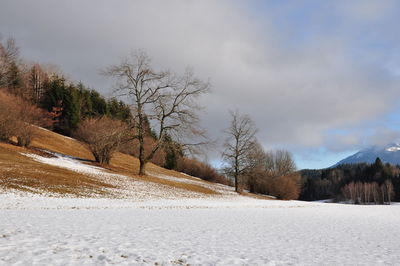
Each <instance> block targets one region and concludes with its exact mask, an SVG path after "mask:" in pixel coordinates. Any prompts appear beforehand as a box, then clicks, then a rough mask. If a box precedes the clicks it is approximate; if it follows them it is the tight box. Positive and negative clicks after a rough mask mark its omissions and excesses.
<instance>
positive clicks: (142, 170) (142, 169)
mask: <svg viewBox="0 0 400 266" xmlns="http://www.w3.org/2000/svg"><path fill="white" fill-rule="evenodd" d="M139 175H146V161H145V160H141V159H140V158H139Z"/></svg>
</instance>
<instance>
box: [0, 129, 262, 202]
mask: <svg viewBox="0 0 400 266" xmlns="http://www.w3.org/2000/svg"><path fill="white" fill-rule="evenodd" d="M36 131H37V132H36V136H35V138H34V139H33V141H32V145H31V147H30V148H29V149H26V148H21V147H17V146H14V145H11V144H5V143H0V166H1V167H0V176H1V177H2V178H1V179H0V187H1V189H2V190H5V191H6V192H21V191H22V192H30V193H38V194H43V195H48V196H56V197H57V196H73V197H76V196H78V197H94V198H130V199H135V200H149V199H179V198H210V197H211V198H213V197H219V198H220V197H237V195H236V193H234V191H233V188H231V187H229V186H224V185H221V184H215V183H210V182H207V181H203V180H201V179H198V178H194V177H191V176H188V175H186V174H182V173H178V172H175V171H171V170H167V169H164V168H161V167H159V166H156V165H154V164H151V163H149V164H148V166H147V171H148V174H149V175H148V176H139V175H136V173H137V171H138V160H137V159H136V158H135V157H132V156H130V155H127V154H123V153H116V154H115V156H114V157H113V159H112V160H111V163H110V165H109V166H107V168H104V167H102V166H100V165H98V164H96V163H95V162H94V160H93V159H94V158H93V157H92V155H91V153H90V152H89V151H88V150H87V149H86V147H85V146H84V145H83V144H82V143H80V142H79V141H77V140H75V139H72V138H69V137H65V136H62V135H59V134H57V133H54V132H51V131H48V130H45V129H42V128H37V129H36ZM263 198H267V197H263Z"/></svg>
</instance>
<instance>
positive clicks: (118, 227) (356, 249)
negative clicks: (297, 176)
mask: <svg viewBox="0 0 400 266" xmlns="http://www.w3.org/2000/svg"><path fill="white" fill-rule="evenodd" d="M25 155H26V156H28V157H30V158H32V159H34V160H36V161H39V162H41V163H44V164H49V165H53V166H57V167H61V168H65V169H69V170H72V171H74V172H79V173H83V174H86V175H88V176H90V177H91V178H94V179H97V180H100V181H102V182H105V183H108V184H112V185H113V186H114V187H113V188H107V187H105V188H104V190H105V191H106V192H108V193H109V194H107V195H108V196H107V197H103V198H102V197H89V198H76V197H73V196H70V197H65V196H64V197H60V195H56V194H48V193H47V194H46V193H43V194H42V195H38V194H29V193H26V192H18V191H12V190H10V189H8V190H7V191H0V265H188V264H190V265H330V266H331V265H400V241H399V239H400V205H392V206H356V205H342V204H330V203H321V202H312V203H311V202H300V201H278V200H265V199H257V198H252V197H244V196H240V195H238V194H236V193H234V192H233V188H232V187H228V186H224V185H219V184H212V183H207V182H204V181H201V180H198V179H196V178H192V177H187V178H185V176H184V177H176V176H167V175H161V174H157V175H156V174H153V175H154V176H156V177H157V178H159V179H162V180H169V181H173V182H178V183H184V184H192V185H197V186H201V187H204V188H207V189H210V190H213V191H215V192H217V193H214V194H211V195H207V194H202V193H199V192H194V191H189V190H185V189H183V188H179V187H171V186H166V185H163V184H161V183H154V182H146V181H144V180H140V179H135V178H132V177H128V176H124V175H121V174H115V173H111V172H109V171H107V170H106V169H103V168H100V167H95V166H92V165H87V164H85V163H84V162H82V161H80V160H78V159H77V158H74V157H69V156H65V155H61V154H57V153H54V154H53V155H54V156H53V157H51V158H48V157H43V156H39V155H35V154H25Z"/></svg>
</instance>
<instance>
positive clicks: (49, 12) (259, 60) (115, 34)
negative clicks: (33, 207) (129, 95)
mask: <svg viewBox="0 0 400 266" xmlns="http://www.w3.org/2000/svg"><path fill="white" fill-rule="evenodd" d="M279 3H280V4H279ZM311 5H313V8H311ZM398 11H400V9H399V6H398V4H397V3H396V1H311V0H310V1H270V2H269V4H265V1H211V0H210V1H188V0H181V1H161V0H160V1H128V0H118V1H99V0H87V1H78V0H75V1H54V0H39V1H31V0H25V1H21V0H2V1H1V3H0V32H1V33H2V34H3V35H4V36H13V37H15V39H16V40H17V44H18V45H19V46H20V47H21V52H22V55H23V57H24V58H26V59H30V60H33V61H38V62H42V63H46V62H50V63H54V64H57V65H59V66H60V68H61V69H62V70H63V71H64V72H65V73H66V74H67V75H68V76H69V77H70V78H71V79H73V80H77V81H79V80H81V81H83V82H84V83H85V84H87V85H89V86H91V87H93V88H96V89H97V90H99V91H101V92H102V93H104V94H106V95H109V93H110V92H111V83H110V81H108V80H107V79H105V78H104V77H102V76H100V75H99V74H98V73H99V69H101V68H104V67H106V66H108V65H110V64H114V63H117V62H118V61H119V59H120V58H121V57H123V56H124V55H127V54H128V53H129V52H130V51H131V50H132V49H137V48H144V49H145V50H146V51H147V52H148V53H149V54H150V55H151V57H152V58H153V63H154V66H155V67H156V68H160V69H163V68H168V69H172V70H174V71H177V72H182V71H183V70H184V68H185V67H186V66H190V67H192V68H193V69H194V71H195V73H196V74H197V76H198V77H200V78H202V79H210V81H211V83H212V93H211V94H209V95H207V96H206V97H204V98H203V99H202V102H203V105H204V106H206V108H205V110H204V113H203V115H202V118H203V119H202V121H203V125H204V127H206V128H207V129H208V130H209V133H210V136H211V137H212V138H215V139H219V140H222V138H223V137H222V130H223V129H224V128H225V127H227V126H228V123H229V121H228V120H229V114H228V110H229V109H231V110H232V109H239V110H240V111H241V112H242V113H247V114H249V115H250V116H251V117H252V118H253V120H254V121H255V122H256V124H257V126H258V127H259V129H260V131H259V135H258V137H259V140H260V141H261V142H262V144H263V145H264V147H265V148H266V149H270V148H276V147H281V148H288V149H290V150H292V151H293V152H294V153H295V154H296V156H297V157H298V158H301V157H302V156H303V155H304V156H309V154H310V151H313V150H314V149H317V148H321V147H323V148H324V149H325V150H326V151H327V152H344V151H348V150H355V149H358V148H361V147H363V146H364V145H370V144H374V143H380V142H382V141H383V139H384V140H385V141H386V139H388V138H389V137H390V138H392V137H396V136H397V133H398V132H397V129H396V126H393V125H392V127H391V128H387V129H386V128H382V123H377V121H382V120H385V119H386V118H387V117H388V116H389V115H390V114H393V113H394V112H395V111H396V108H398V107H399V106H398V96H399V77H400V65H399V60H398V59H399V58H400V51H399V47H400V46H399V39H398V38H399V36H400V32H399V31H400V30H399V27H398V25H400V24H399V22H400V19H399V18H398V13H399V12H398ZM394 123H396V122H394ZM337 130H341V132H345V134H337ZM371 132H372V133H371ZM382 132H384V133H382ZM380 135H382V137H380ZM388 136H389V137H388ZM216 154H217V153H216V152H214V153H212V154H211V155H210V157H211V158H210V159H214V158H216V157H215V156H216ZM318 156H320V155H318ZM304 158H306V157H304ZM307 160H308V161H309V163H308V165H302V166H308V167H312V166H313V158H312V156H311V157H307ZM325 163H326V166H329V165H331V164H333V163H332V162H325Z"/></svg>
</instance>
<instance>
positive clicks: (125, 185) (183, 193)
mask: <svg viewBox="0 0 400 266" xmlns="http://www.w3.org/2000/svg"><path fill="white" fill-rule="evenodd" d="M22 154H23V155H25V156H27V157H30V158H32V159H34V160H36V161H38V162H41V163H44V164H49V165H52V166H56V167H60V168H65V169H68V170H71V171H74V172H77V173H81V174H85V175H88V176H91V177H92V178H94V179H97V180H99V181H101V182H104V183H107V184H110V185H113V186H116V187H117V188H108V187H104V188H103V190H104V192H107V193H109V194H110V195H113V196H114V197H119V198H133V199H135V200H151V199H157V198H163V199H176V198H182V197H183V198H190V197H204V195H203V194H201V193H195V192H189V191H187V190H184V189H179V188H174V187H171V186H166V185H163V184H157V183H154V182H153V183H152V182H145V181H142V180H139V179H134V178H132V177H130V176H125V175H120V174H114V173H111V172H109V171H107V170H106V169H104V168H101V167H96V166H93V165H88V164H85V163H84V161H82V160H79V158H75V157H71V156H67V155H63V154H59V153H51V154H52V155H53V157H50V158H49V157H43V156H40V155H37V154H31V153H22ZM172 179H173V177H171V180H172ZM177 180H178V181H180V182H182V183H183V182H185V180H187V179H184V178H177ZM197 183H198V184H203V183H204V182H201V181H197ZM226 189H227V190H229V189H230V190H232V188H230V187H227V188H226ZM93 196H94V197H95V195H93Z"/></svg>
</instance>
